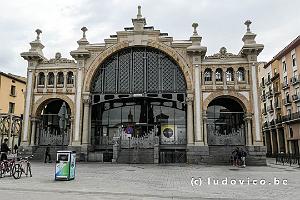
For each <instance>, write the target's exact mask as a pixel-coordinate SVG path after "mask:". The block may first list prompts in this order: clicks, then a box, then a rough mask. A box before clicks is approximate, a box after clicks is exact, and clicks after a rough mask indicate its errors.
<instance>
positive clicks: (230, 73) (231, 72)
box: [226, 67, 234, 81]
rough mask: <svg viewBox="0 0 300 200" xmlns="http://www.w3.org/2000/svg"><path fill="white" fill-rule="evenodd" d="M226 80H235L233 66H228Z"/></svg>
mask: <svg viewBox="0 0 300 200" xmlns="http://www.w3.org/2000/svg"><path fill="white" fill-rule="evenodd" d="M226 81H234V75H233V69H232V67H230V68H228V69H227V71H226Z"/></svg>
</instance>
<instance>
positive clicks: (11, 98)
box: [0, 72, 26, 116]
mask: <svg viewBox="0 0 300 200" xmlns="http://www.w3.org/2000/svg"><path fill="white" fill-rule="evenodd" d="M25 89H26V78H24V77H21V76H16V75H13V74H10V73H8V74H6V73H4V72H0V113H12V114H15V115H18V116H21V114H23V111H24V102H25V96H24V92H25Z"/></svg>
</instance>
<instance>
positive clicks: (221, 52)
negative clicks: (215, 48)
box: [219, 47, 227, 55]
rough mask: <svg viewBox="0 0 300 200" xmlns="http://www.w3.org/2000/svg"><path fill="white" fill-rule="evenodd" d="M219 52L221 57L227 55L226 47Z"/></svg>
mask: <svg viewBox="0 0 300 200" xmlns="http://www.w3.org/2000/svg"><path fill="white" fill-rule="evenodd" d="M219 52H220V54H221V55H225V54H226V53H227V49H226V47H221V49H220V51H219Z"/></svg>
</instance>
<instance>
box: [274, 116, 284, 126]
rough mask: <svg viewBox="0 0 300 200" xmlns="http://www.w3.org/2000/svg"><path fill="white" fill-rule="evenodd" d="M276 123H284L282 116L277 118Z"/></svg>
mask: <svg viewBox="0 0 300 200" xmlns="http://www.w3.org/2000/svg"><path fill="white" fill-rule="evenodd" d="M275 123H276V125H277V124H281V123H282V118H281V117H280V118H276V119H275Z"/></svg>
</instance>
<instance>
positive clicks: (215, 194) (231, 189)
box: [0, 160, 300, 200]
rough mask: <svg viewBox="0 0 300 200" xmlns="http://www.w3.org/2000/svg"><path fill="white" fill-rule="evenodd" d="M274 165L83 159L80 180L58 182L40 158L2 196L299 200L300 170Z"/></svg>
mask: <svg viewBox="0 0 300 200" xmlns="http://www.w3.org/2000/svg"><path fill="white" fill-rule="evenodd" d="M274 163H275V161H274V160H269V164H268V166H267V167H246V168H236V167H232V166H207V165H206V166H203V165H153V164H151V165H150V164H149V165H142V164H138V165H136V164H131V165H126V164H100V163H78V165H77V171H76V178H75V180H73V181H54V163H52V164H43V163H37V162H36V163H32V170H33V177H32V178H29V177H22V178H21V179H19V180H15V179H14V178H12V177H5V178H1V179H0V200H6V199H9V200H11V199H22V200H27V199H30V200H33V199H39V200H41V199H56V200H61V199H72V200H73V199H74V200H77V199H91V200H92V199H272V200H274V199H299V198H300V168H298V167H297V166H292V167H290V166H282V165H275V164H274ZM192 177H193V178H194V179H193V181H192ZM226 177H227V185H222V184H221V183H222V181H223V183H224V184H225V183H226V182H225V181H226V179H225V178H226ZM199 178H201V180H202V185H201V186H199V183H200V181H199ZM209 178H210V181H211V184H210V185H208V180H209ZM274 178H276V180H277V182H276V181H275V183H278V181H279V180H280V184H279V185H274ZM213 179H214V180H215V181H216V180H217V179H219V185H213ZM233 179H234V180H236V181H240V180H238V179H241V181H242V180H244V185H241V184H238V183H236V185H231V184H230V182H231V181H233V182H232V184H233V183H234V180H233ZM254 179H257V180H258V183H257V185H253V184H254V183H255V180H254ZM261 179H265V181H266V183H265V185H260V184H259V182H260V181H261ZM284 179H286V180H287V182H285V183H286V185H283V183H282V181H283V180H284ZM269 182H270V183H269ZM263 183H264V180H262V182H261V184H263ZM192 184H193V185H194V186H192Z"/></svg>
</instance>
